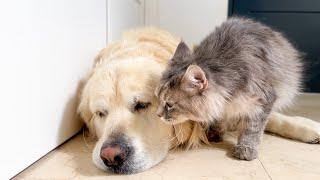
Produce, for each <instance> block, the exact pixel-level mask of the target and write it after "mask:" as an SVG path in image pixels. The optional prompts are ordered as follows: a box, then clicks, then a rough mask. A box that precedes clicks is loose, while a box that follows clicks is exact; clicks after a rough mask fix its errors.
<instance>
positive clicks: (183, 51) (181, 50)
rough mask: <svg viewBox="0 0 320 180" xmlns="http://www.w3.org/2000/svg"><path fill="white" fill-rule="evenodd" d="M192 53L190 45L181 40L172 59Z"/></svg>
mask: <svg viewBox="0 0 320 180" xmlns="http://www.w3.org/2000/svg"><path fill="white" fill-rule="evenodd" d="M190 53H191V51H190V49H189V47H188V45H187V44H186V43H185V42H184V41H181V42H180V43H179V45H178V47H177V49H176V51H175V52H174V55H173V58H172V60H173V61H174V60H178V59H181V58H183V57H185V56H186V55H189V54H190Z"/></svg>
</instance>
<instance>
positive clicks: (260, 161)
mask: <svg viewBox="0 0 320 180" xmlns="http://www.w3.org/2000/svg"><path fill="white" fill-rule="evenodd" d="M258 160H259V162H260V164H261V166H262V167H263V169H264V171H265V172H266V173H267V175H268V176H269V178H270V179H271V180H272V177H271V175H270V174H269V172H268V171H267V169H266V167H264V165H263V163H262V162H261V160H260V158H259V157H258Z"/></svg>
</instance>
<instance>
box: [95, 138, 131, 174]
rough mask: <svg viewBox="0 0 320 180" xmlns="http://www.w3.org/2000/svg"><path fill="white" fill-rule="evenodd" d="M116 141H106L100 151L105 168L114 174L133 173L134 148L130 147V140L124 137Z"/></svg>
mask: <svg viewBox="0 0 320 180" xmlns="http://www.w3.org/2000/svg"><path fill="white" fill-rule="evenodd" d="M112 139H114V140H111V141H105V142H104V143H103V145H102V147H101V149H100V158H101V159H102V161H103V163H104V164H105V166H106V167H107V168H108V169H109V170H110V171H112V172H114V173H119V174H129V173H132V171H133V169H132V168H131V167H130V165H132V163H131V161H132V155H133V151H134V149H133V147H132V146H130V145H129V143H128V140H127V139H126V138H124V136H123V135H120V136H118V137H117V138H112Z"/></svg>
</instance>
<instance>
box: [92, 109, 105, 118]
mask: <svg viewBox="0 0 320 180" xmlns="http://www.w3.org/2000/svg"><path fill="white" fill-rule="evenodd" d="M95 114H96V115H97V116H98V117H99V118H104V117H106V116H107V114H108V112H107V111H97V112H96V113H95Z"/></svg>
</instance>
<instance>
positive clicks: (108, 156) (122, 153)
mask: <svg viewBox="0 0 320 180" xmlns="http://www.w3.org/2000/svg"><path fill="white" fill-rule="evenodd" d="M125 149H126V148H125V147H122V146H121V145H119V144H106V145H104V146H103V147H102V148H101V151H100V157H101V159H102V160H103V163H104V164H105V165H106V166H108V167H119V166H121V165H122V164H123V162H124V161H125V160H126V158H127V156H128V151H126V150H125Z"/></svg>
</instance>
